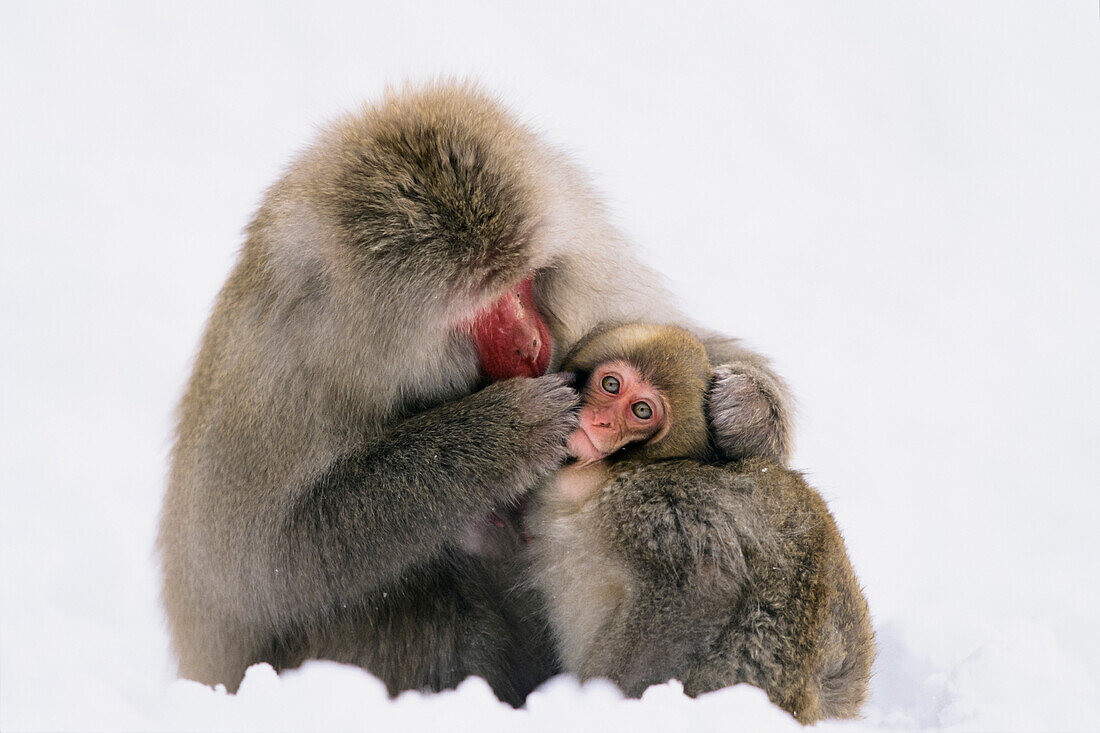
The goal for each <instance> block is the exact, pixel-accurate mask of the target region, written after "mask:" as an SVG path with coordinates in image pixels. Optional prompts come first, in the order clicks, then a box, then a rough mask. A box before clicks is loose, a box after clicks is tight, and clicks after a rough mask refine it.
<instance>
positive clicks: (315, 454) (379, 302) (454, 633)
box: [158, 84, 786, 704]
mask: <svg viewBox="0 0 1100 733" xmlns="http://www.w3.org/2000/svg"><path fill="white" fill-rule="evenodd" d="M531 271H534V272H536V280H535V299H536V301H537V303H538V305H539V309H540V311H541V312H542V313H543V314H544V316H545V317H546V319H547V321H548V324H549V326H550V329H551V334H552V336H553V340H554V344H555V350H554V356H553V363H554V364H556V363H558V362H559V361H560V358H561V354H562V353H564V351H566V350H568V349H569V347H570V346H571V345H572V344H573V343H574V342H575V341H576V340H577V339H578V338H580V336H581V335H583V334H584V333H586V332H588V331H589V330H591V329H592V328H593V327H594V326H596V325H597V324H598V323H600V322H602V321H609V320H610V321H632V320H649V321H658V322H677V321H682V320H683V319H682V318H681V316H680V315H679V313H678V311H677V310H676V308H675V307H674V306H673V305H671V303H670V299H669V297H668V295H667V293H665V291H664V290H662V289H661V287H660V285H659V283H660V279H659V277H657V276H656V275H655V273H653V272H652V271H650V270H648V269H647V268H646V267H645V266H644V265H642V264H641V263H639V262H638V261H637V260H636V259H635V257H634V255H633V253H632V249H631V247H630V246H629V245H628V244H627V243H626V242H625V241H624V240H623V238H622V236H621V235H620V234H619V233H618V232H617V231H616V230H615V229H614V228H613V227H611V226H610V225H609V224H608V223H607V217H606V216H605V214H604V211H603V208H602V206H601V205H600V203H599V201H598V199H597V198H596V197H595V195H594V194H593V193H592V191H591V188H590V186H589V185H588V183H587V182H586V181H585V179H584V177H583V176H582V175H581V174H580V173H579V172H578V171H577V170H576V169H575V168H574V167H573V166H572V165H570V164H569V163H568V161H566V160H565V159H564V157H563V156H562V155H560V154H559V153H557V152H556V151H554V150H552V149H550V148H549V147H548V146H547V145H546V144H544V143H543V142H542V141H541V140H540V139H539V138H538V137H537V136H535V135H534V134H533V133H532V132H531V131H530V130H528V129H527V128H526V127H524V126H523V125H521V124H519V123H518V122H517V121H516V120H515V119H514V118H513V117H512V116H511V115H509V114H508V113H507V112H506V111H505V110H504V109H503V108H502V107H501V106H500V105H499V104H497V103H496V102H495V101H494V100H493V99H491V98H489V97H488V96H486V95H485V94H483V93H481V92H479V91H477V90H476V89H473V88H471V87H469V86H463V85H455V84H437V85H433V86H428V87H425V88H420V89H405V90H401V91H396V92H390V93H388V94H387V95H386V96H385V97H384V98H383V99H382V100H381V101H380V102H378V103H377V104H374V105H370V106H367V107H364V108H363V109H362V110H360V111H359V112H358V113H356V114H350V115H347V116H345V117H343V118H342V119H340V120H338V121H337V122H336V123H335V124H333V125H332V126H331V127H329V128H328V129H327V130H325V131H324V132H323V133H322V134H321V135H320V137H319V139H318V140H317V141H316V142H315V143H314V144H313V145H311V146H310V147H309V148H307V149H306V150H305V151H304V152H303V153H302V154H301V155H300V156H298V158H297V159H296V160H295V161H294V162H293V163H292V164H291V165H290V167H289V168H288V170H287V172H286V174H285V175H284V176H283V177H282V178H281V179H280V180H279V181H278V182H276V183H275V184H274V185H273V186H272V187H271V189H270V190H269V191H268V192H267V194H266V196H265V197H264V201H263V203H262V205H261V207H260V209H259V211H258V212H257V214H256V216H255V218H254V219H253V221H252V223H251V224H250V225H249V226H248V229H247V238H246V241H245V243H244V246H243V248H242V251H241V253H240V257H239V260H238V262H237V264H236V266H235V268H234V269H233V272H232V273H231V274H230V276H229V279H228V281H227V282H226V284H225V286H224V288H223V289H222V291H221V293H220V295H219V296H218V299H217V303H216V304H215V306H214V310H213V313H212V315H211V317H210V320H209V323H208V325H207V328H206V332H205V334H204V336H203V339H202V343H201V347H200V349H199V352H198V355H197V357H196V359H195V363H194V369H193V372H192V375H191V379H190V381H189V383H188V385H187V389H186V393H185V395H184V397H183V399H182V401H181V403H180V407H179V413H178V424H177V430H176V440H175V445H174V448H173V451H172V458H171V469H170V474H169V482H168V489H167V493H166V495H165V499H164V505H163V509H162V515H161V524H160V534H159V539H158V547H159V551H160V555H161V559H162V565H163V573H164V589H163V598H164V605H165V610H166V612H167V616H168V623H169V629H170V632H171V639H172V648H173V650H174V652H175V654H176V655H177V656H178V658H179V672H180V674H181V675H182V676H184V677H187V678H190V679H195V680H199V681H201V682H204V683H207V684H215V683H224V684H225V685H226V686H227V687H228V688H229V689H230V690H234V689H236V687H237V685H238V684H239V683H240V680H241V677H242V675H243V673H244V670H245V668H246V667H247V666H248V665H250V664H253V663H256V662H269V663H271V664H273V665H274V666H275V667H276V668H278V669H282V668H285V667H289V666H293V665H296V664H298V663H300V662H301V661H303V660H305V659H310V658H329V659H337V660H342V661H347V662H352V663H355V664H359V665H362V666H363V667H366V668H367V669H369V670H371V671H373V672H374V673H376V674H377V675H379V676H380V677H381V678H382V679H383V680H384V681H385V682H386V684H387V685H388V686H389V688H390V690H391V691H393V692H396V691H398V690H401V689H406V688H420V687H427V688H432V689H441V688H445V687H449V686H452V685H454V684H456V683H457V682H458V681H460V680H461V679H462V678H464V677H466V676H467V675H470V674H478V675H481V676H483V677H485V678H486V679H487V680H488V681H489V683H490V684H491V685H492V686H493V689H494V690H495V691H496V692H497V694H498V695H500V696H501V697H502V698H503V699H506V700H508V701H509V702H512V703H513V704H518V703H519V702H521V701H522V699H523V697H524V696H525V695H526V693H527V691H528V690H529V689H531V687H533V686H534V685H535V684H537V682H539V681H541V679H542V678H544V677H545V676H546V675H547V674H549V673H550V671H552V670H550V669H548V668H546V667H545V666H543V660H544V656H543V655H542V654H541V652H540V649H541V647H540V646H539V642H538V638H539V637H538V635H537V633H536V632H534V631H530V633H529V628H528V627H527V626H525V624H526V619H528V613H527V611H526V610H525V606H524V604H525V601H524V600H523V599H522V597H521V596H517V595H512V596H508V595H507V594H505V593H504V591H503V590H502V589H503V588H505V587H507V586H509V585H510V584H511V583H512V570H511V569H510V566H509V565H508V564H507V563H499V562H495V561H490V560H489V559H487V558H479V557H473V556H470V555H469V554H466V553H463V552H462V551H461V550H460V548H459V544H460V543H459V539H458V538H459V536H460V534H461V532H462V530H463V528H464V527H466V526H468V525H469V523H470V522H472V521H474V520H476V518H478V517H480V516H482V515H483V514H484V512H486V511H487V510H488V509H489V508H490V507H492V506H494V505H503V504H508V503H509V502H510V501H512V500H513V499H514V498H515V497H517V496H519V495H520V494H522V493H523V492H525V491H527V490H528V489H530V488H531V487H532V486H533V485H534V484H535V483H536V482H537V481H538V480H540V479H541V478H542V477H544V476H545V475H547V474H548V473H549V472H550V471H552V470H553V468H554V467H555V466H556V465H557V464H558V462H559V461H560V460H561V459H562V457H563V456H562V453H563V444H564V440H565V437H566V436H567V435H568V434H569V432H570V431H571V430H572V428H573V425H574V422H575V418H574V417H573V416H572V412H571V411H572V409H573V407H574V404H575V401H576V397H575V394H574V393H573V391H572V390H571V389H569V388H568V387H567V386H565V385H564V383H563V382H562V380H561V379H560V378H559V377H554V376H548V377H542V378H539V379H512V380H506V381H503V382H499V383H496V384H493V385H490V386H485V384H484V381H483V380H482V378H481V377H480V376H479V369H478V364H477V359H476V355H475V352H474V349H473V347H472V344H471V342H470V339H469V337H468V336H467V335H465V333H464V332H463V330H462V328H461V327H460V326H459V325H458V324H460V323H462V322H463V320H464V319H467V318H468V317H469V316H470V315H471V314H472V313H474V312H476V311H477V310H478V309H480V308H482V307H484V306H485V305H486V304H488V303H490V302H492V301H493V300H494V299H495V298H496V297H498V296H499V295H500V294H501V293H502V292H504V290H505V288H506V287H507V286H509V285H511V284H513V283H515V282H516V281H518V280H519V279H520V278H521V277H522V276H523V275H525V274H526V273H528V272H531ZM708 346H709V348H710V349H711V350H712V352H711V353H712V356H714V357H719V361H734V362H736V363H748V364H752V365H754V368H756V367H759V365H760V364H762V361H761V359H760V357H758V356H756V355H753V354H750V353H749V352H745V351H743V350H741V349H740V347H738V346H737V345H736V343H735V342H733V341H732V340H729V339H723V338H721V337H718V338H715V339H714V341H713V342H712V343H710V344H709V345H708ZM726 357H729V358H728V359H727V358H726ZM735 366H736V364H735ZM759 368H764V369H766V367H759ZM773 376H774V375H773ZM715 399H716V401H717V402H721V401H722V396H721V395H716V396H715ZM784 410H785V408H784ZM721 420H722V422H723V425H724V428H723V429H724V430H727V431H728V432H729V434H730V436H731V439H732V438H736V437H737V436H738V435H739V434H740V433H739V432H738V431H739V430H741V427H743V426H740V423H739V422H738V421H737V420H736V417H735V416H734V417H730V416H729V415H725V414H723V415H722V417H721ZM785 421H786V417H785V412H784V413H783V416H781V417H780V419H779V422H780V423H783V424H785ZM727 423H728V424H727ZM771 429H772V428H771V427H767V428H765V432H767V431H768V430H771ZM519 641H524V643H523V644H521V643H519ZM517 660H519V661H517Z"/></svg>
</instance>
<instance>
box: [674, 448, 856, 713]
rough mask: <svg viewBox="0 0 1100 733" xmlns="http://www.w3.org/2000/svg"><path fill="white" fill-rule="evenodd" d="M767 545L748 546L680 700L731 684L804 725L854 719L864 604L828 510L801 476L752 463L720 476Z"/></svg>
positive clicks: (732, 467)
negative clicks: (740, 575) (733, 597)
mask: <svg viewBox="0 0 1100 733" xmlns="http://www.w3.org/2000/svg"><path fill="white" fill-rule="evenodd" d="M719 470H721V471H723V472H724V474H725V475H724V476H723V477H722V479H721V481H720V483H721V484H723V485H724V486H725V487H726V488H727V490H729V491H730V492H733V493H735V494H738V495H740V496H741V497H743V498H744V499H747V501H746V502H745V503H744V504H743V507H744V510H745V511H748V512H754V513H757V515H758V519H759V520H760V523H759V524H758V526H760V527H763V528H766V530H765V532H767V533H768V536H764V537H759V538H758V539H757V540H756V541H753V542H750V543H749V544H748V545H744V544H743V545H742V549H743V550H747V552H746V553H745V555H746V570H747V577H746V579H745V584H744V586H743V591H742V593H741V594H740V596H739V598H738V601H737V603H736V605H735V606H734V608H733V609H731V610H732V613H731V616H730V619H729V623H728V625H727V626H726V628H725V629H723V632H722V633H721V634H720V636H719V637H718V639H717V640H716V643H715V645H714V646H713V647H712V649H711V650H710V652H709V653H708V654H707V655H706V657H705V658H704V660H703V661H702V663H701V664H700V665H699V667H698V668H697V669H696V671H695V673H694V674H693V675H692V676H691V677H690V678H689V679H688V680H685V691H687V692H688V694H691V695H696V694H700V693H702V692H706V691H709V690H713V689H718V688H720V687H723V686H725V685H728V684H730V683H731V681H732V680H731V679H730V678H731V676H733V677H735V678H736V681H745V682H749V683H751V684H754V685H756V686H759V687H761V688H763V689H764V690H766V691H767V692H768V694H769V696H770V697H771V698H772V699H773V701H774V702H775V703H776V704H778V705H780V706H781V707H783V708H784V709H786V710H788V711H789V712H791V713H792V714H793V715H794V716H795V717H797V718H798V719H799V720H800V721H801V722H803V723H811V722H813V721H815V720H819V719H821V718H835V717H852V716H855V715H857V714H858V711H859V709H860V707H861V705H862V703H863V701H864V699H865V697H866V693H867V683H868V680H869V677H870V672H871V663H872V661H873V660H874V635H873V632H872V629H871V621H870V613H869V610H868V607H867V601H866V599H865V598H864V596H863V592H862V589H861V588H860V586H859V582H858V581H857V579H856V576H855V572H854V571H853V569H852V566H851V562H850V561H849V559H848V554H847V551H846V549H845V546H844V540H843V538H842V537H841V535H840V532H839V530H838V529H837V526H836V522H835V521H834V520H833V517H832V515H831V514H830V512H829V510H828V507H827V506H826V505H825V502H824V501H823V500H822V499H821V497H820V496H819V495H818V493H817V492H816V491H814V489H813V488H811V487H810V486H809V485H808V484H807V483H806V481H805V480H804V479H803V477H802V476H801V474H799V473H796V472H793V471H789V470H786V469H783V468H782V467H780V466H777V465H776V464H774V463H771V462H770V461H765V460H760V459H755V460H748V461H743V462H740V463H737V464H731V465H730V466H728V467H724V468H721V469H719Z"/></svg>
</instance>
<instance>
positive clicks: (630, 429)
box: [569, 361, 668, 463]
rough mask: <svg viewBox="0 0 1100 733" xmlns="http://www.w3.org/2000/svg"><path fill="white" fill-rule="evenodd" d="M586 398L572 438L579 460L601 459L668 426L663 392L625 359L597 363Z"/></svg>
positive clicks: (575, 454)
mask: <svg viewBox="0 0 1100 733" xmlns="http://www.w3.org/2000/svg"><path fill="white" fill-rule="evenodd" d="M583 398H584V403H583V405H582V407H581V411H580V416H579V417H580V420H579V425H578V427H577V430H576V431H575V432H574V433H573V434H572V435H571V436H570V438H569V452H570V454H572V455H573V456H574V457H576V458H577V460H578V461H579V462H580V463H594V462H596V461H601V460H603V459H604V458H607V457H608V456H609V455H611V454H612V453H614V452H615V451H617V450H619V449H621V448H622V447H623V446H626V445H628V444H630V443H638V442H642V441H646V440H652V439H653V438H654V437H657V436H658V435H659V434H663V433H664V432H666V431H667V429H668V411H667V407H666V404H665V400H664V396H663V395H662V394H661V393H660V391H658V390H657V389H656V388H654V387H653V386H651V385H650V384H649V383H648V382H647V381H646V380H645V378H643V377H642V375H641V374H640V373H639V372H638V370H637V369H635V368H634V367H633V366H631V365H630V364H628V363H627V362H625V361H611V362H607V363H604V364H600V365H599V366H598V367H596V369H595V370H593V372H592V376H591V377H590V378H589V380H588V384H587V385H585V388H584V393H583Z"/></svg>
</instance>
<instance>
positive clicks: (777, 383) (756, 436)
mask: <svg viewBox="0 0 1100 733" xmlns="http://www.w3.org/2000/svg"><path fill="white" fill-rule="evenodd" d="M788 402H789V398H788V396H787V390H786V387H785V385H784V384H783V383H782V381H781V380H780V379H779V378H778V377H777V376H776V375H775V374H773V373H772V372H771V371H770V370H768V369H767V368H765V367H764V366H761V365H757V364H750V363H748V362H731V363H727V364H722V365H721V366H719V367H717V368H716V369H715V378H714V384H713V387H712V388H711V392H710V399H709V401H708V408H709V412H710V422H711V426H712V427H713V429H714V440H715V443H717V445H718V447H719V448H720V449H721V450H722V452H723V453H724V454H725V456H726V458H728V459H730V460H739V459H742V458H749V457H761V458H768V459H771V460H773V461H776V462H778V463H785V462H786V460H787V458H788V456H789V454H790V450H791V437H792V436H791V432H792V430H791V414H790V408H789V406H788Z"/></svg>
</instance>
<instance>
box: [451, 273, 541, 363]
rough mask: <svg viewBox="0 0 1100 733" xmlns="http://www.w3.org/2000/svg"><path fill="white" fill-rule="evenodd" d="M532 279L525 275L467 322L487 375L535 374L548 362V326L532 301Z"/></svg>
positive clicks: (533, 299) (533, 300)
mask: <svg viewBox="0 0 1100 733" xmlns="http://www.w3.org/2000/svg"><path fill="white" fill-rule="evenodd" d="M532 282H533V278H526V279H524V280H523V281H522V282H520V284H519V285H517V286H516V287H514V288H511V289H510V290H508V291H507V292H506V293H505V294H504V295H502V296H501V297H500V299H499V300H497V301H496V302H495V303H493V304H492V305H491V306H489V308H488V309H486V310H484V311H482V312H481V313H479V314H478V315H477V316H475V318H474V320H473V323H471V324H470V333H471V335H472V336H473V339H474V344H475V345H476V347H477V355H478V358H479V359H480V361H481V369H482V371H484V372H485V374H486V375H487V376H488V377H489V378H490V379H494V380H496V379H507V378H508V377H538V376H540V375H542V374H545V373H546V367H547V366H549V365H550V350H551V343H550V329H549V328H548V327H547V326H546V321H545V320H543V318H542V315H541V314H540V313H539V311H538V306H536V305H535V298H534V296H533V295H532V293H531V284H532Z"/></svg>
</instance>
